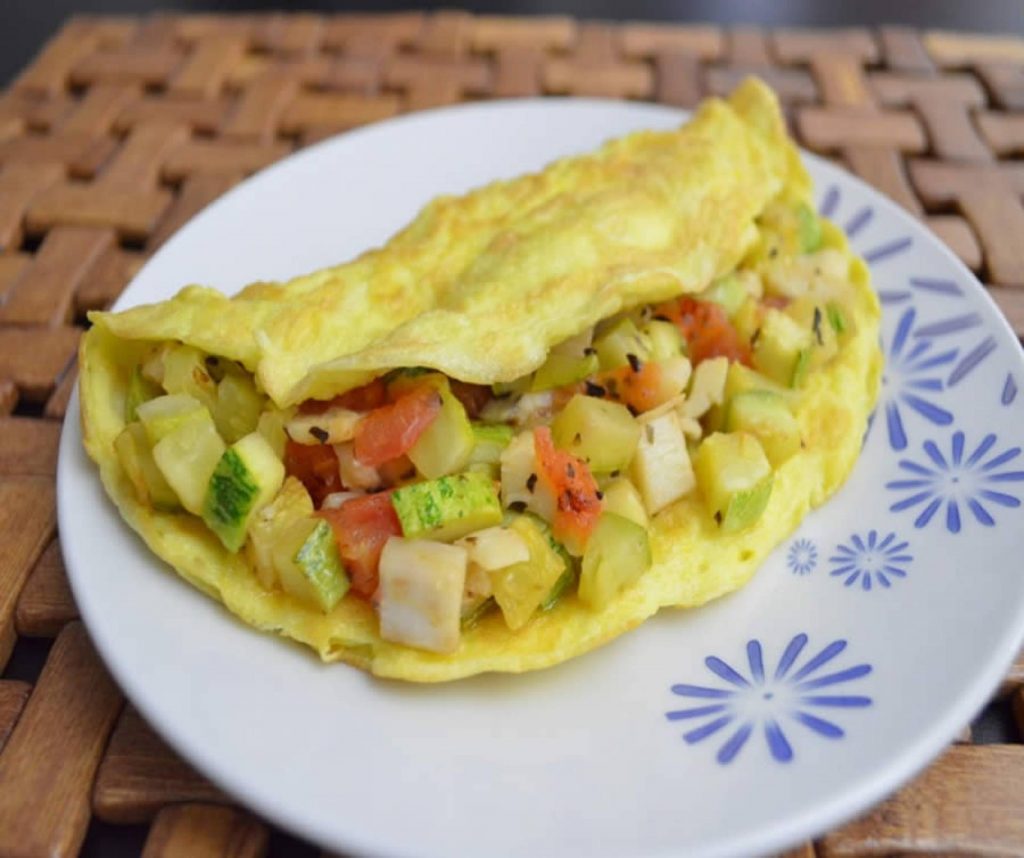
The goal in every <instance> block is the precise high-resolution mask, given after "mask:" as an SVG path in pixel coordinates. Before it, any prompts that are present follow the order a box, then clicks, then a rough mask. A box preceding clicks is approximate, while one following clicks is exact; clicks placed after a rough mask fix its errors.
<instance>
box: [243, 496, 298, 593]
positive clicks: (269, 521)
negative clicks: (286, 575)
mask: <svg viewBox="0 0 1024 858" xmlns="http://www.w3.org/2000/svg"><path fill="white" fill-rule="evenodd" d="M312 517H313V499H312V498H311V497H310V496H309V492H307V491H306V487H305V486H304V485H302V483H301V482H299V481H298V480H297V479H296V478H295V477H286V478H285V481H284V485H282V486H281V491H279V492H278V493H277V496H276V497H275V498H274V499H273V500H272V501H271V502H270V503H268V504H267V505H266V506H265V507H263V509H261V510H259V511H258V512H257V513H256V515H254V516H253V518H252V521H250V522H249V541H248V542H247V543H246V551H247V552H248V554H249V559H250V560H251V561H252V565H253V566H254V567H255V569H256V576H257V577H258V578H259V579H260V583H262V584H263V586H264V587H265V588H266V589H268V590H270V589H272V588H273V587H274V585H275V584H276V583H278V580H279V577H278V574H277V569H276V568H275V563H274V551H275V549H276V548H277V546H278V545H280V544H281V538H282V535H283V534H284V532H285V530H286V529H287V527H288V526H289V525H291V524H292V523H294V522H296V521H299V520H301V519H308V518H312Z"/></svg>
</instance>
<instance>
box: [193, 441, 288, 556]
mask: <svg viewBox="0 0 1024 858" xmlns="http://www.w3.org/2000/svg"><path fill="white" fill-rule="evenodd" d="M283 482H284V465H283V464H281V460H280V459H278V458H277V456H276V455H275V454H274V450H273V448H272V447H271V446H270V444H268V443H267V441H266V439H265V438H264V437H263V436H262V435H260V434H259V432H253V433H252V434H251V435H246V436H245V437H244V438H242V439H241V440H240V441H237V442H236V443H234V444H232V445H231V446H230V447H229V448H228V449H227V450H226V451H225V452H224V455H223V456H221V458H220V461H219V462H217V465H216V467H215V468H214V471H213V474H212V475H211V476H210V482H209V487H208V489H207V492H206V498H205V500H204V503H203V521H205V522H206V524H207V526H208V527H209V528H210V530H212V531H213V532H214V533H216V534H217V536H218V537H219V538H220V541H221V542H222V543H223V544H224V547H225V548H227V549H228V551H238V549H240V548H241V547H242V545H243V544H244V543H245V537H246V534H247V533H248V529H249V522H250V520H251V519H252V516H253V514H254V513H256V512H257V511H258V510H259V509H260V508H261V507H263V506H266V505H267V504H268V503H270V501H271V499H272V498H273V497H274V495H276V494H277V491H278V489H280V488H281V484H282V483H283Z"/></svg>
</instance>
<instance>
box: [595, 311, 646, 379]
mask: <svg viewBox="0 0 1024 858" xmlns="http://www.w3.org/2000/svg"><path fill="white" fill-rule="evenodd" d="M594 349H595V350H596V351H597V357H598V360H599V361H600V363H601V369H615V368H617V367H620V366H625V365H626V364H628V363H629V362H630V355H632V356H633V357H634V358H635V359H637V360H639V361H641V362H643V363H646V362H647V361H648V360H650V358H651V352H650V347H649V344H648V342H647V339H646V337H644V336H643V335H642V334H641V333H640V330H639V329H638V328H637V326H636V323H635V322H634V321H633V320H632V319H629V318H625V319H621V320H619V321H618V322H617V323H616V324H615V325H613V326H612V327H611V328H609V329H608V330H607V331H605V332H604V333H603V334H601V336H600V337H598V338H597V339H596V340H594Z"/></svg>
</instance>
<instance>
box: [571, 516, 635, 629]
mask: <svg viewBox="0 0 1024 858" xmlns="http://www.w3.org/2000/svg"><path fill="white" fill-rule="evenodd" d="M650 568H651V545H650V540H649V538H648V536H647V528H646V527H643V526H642V525H639V524H637V523H636V522H634V521H630V520H629V519H628V518H623V517H622V516H621V515H616V514H615V513H613V512H607V511H606V512H604V513H603V514H602V516H601V519H600V521H598V523H597V528H596V529H595V530H594V532H593V534H591V536H590V541H589V542H588V543H587V550H586V552H585V553H584V555H583V569H582V571H581V572H580V587H579V597H580V601H582V602H583V603H584V604H585V605H587V606H589V607H591V608H593V609H594V610H596V611H600V610H601V609H602V608H604V607H606V606H607V605H608V603H609V602H611V601H612V599H614V598H615V597H616V596H617V595H618V594H619V593H621V592H622V591H623V590H624V589H625V588H626V587H628V586H629V585H630V584H632V583H634V582H635V581H636V580H637V579H638V578H639V577H640V576H641V575H643V574H644V572H646V571H647V570H648V569H650Z"/></svg>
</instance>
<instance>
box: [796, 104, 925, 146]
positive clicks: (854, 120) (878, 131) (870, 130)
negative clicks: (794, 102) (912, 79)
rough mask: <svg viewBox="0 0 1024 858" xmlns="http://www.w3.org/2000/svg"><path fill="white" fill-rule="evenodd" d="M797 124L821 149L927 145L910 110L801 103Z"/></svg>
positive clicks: (805, 138) (922, 131) (804, 137)
mask: <svg viewBox="0 0 1024 858" xmlns="http://www.w3.org/2000/svg"><path fill="white" fill-rule="evenodd" d="M797 128H798V130H799V132H800V136H801V138H802V139H803V140H804V141H805V142H806V143H807V145H808V146H810V147H811V148H812V149H815V150H818V151H823V152H835V151H837V150H839V149H840V148H842V147H846V146H878V147H885V148H890V149H899V150H900V151H901V152H923V151H924V150H925V148H926V147H927V145H928V138H927V137H926V136H925V133H924V129H923V128H922V127H921V123H920V121H919V120H918V119H917V117H916V116H915V115H914V114H913V113H911V112H909V111H899V110H886V111H882V110H862V109H856V108H851V109H849V110H839V109H836V108H831V109H825V108H821V107H804V108H801V109H800V112H799V113H798V114H797Z"/></svg>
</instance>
